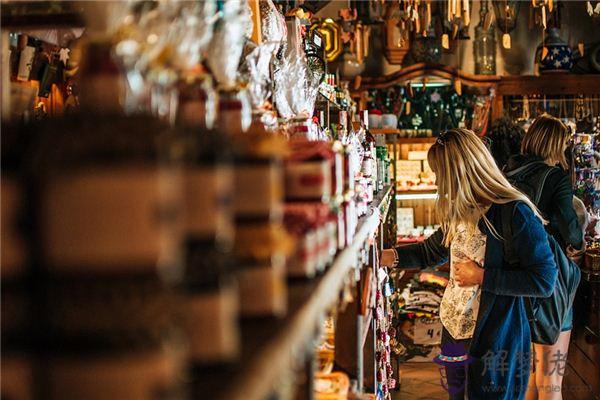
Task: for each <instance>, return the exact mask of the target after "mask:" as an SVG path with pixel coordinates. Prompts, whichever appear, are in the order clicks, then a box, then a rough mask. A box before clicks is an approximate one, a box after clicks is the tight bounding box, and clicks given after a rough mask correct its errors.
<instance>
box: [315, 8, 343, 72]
mask: <svg viewBox="0 0 600 400" xmlns="http://www.w3.org/2000/svg"><path fill="white" fill-rule="evenodd" d="M314 30H316V31H318V32H319V34H320V35H321V37H322V38H323V42H324V49H325V59H326V60H327V62H333V61H335V59H336V58H337V57H338V56H339V55H340V54H342V50H343V46H342V27H341V26H340V25H339V24H338V23H337V22H335V21H334V20H333V19H331V18H327V19H324V20H322V21H319V22H316V23H314V24H313V25H312V26H311V27H310V29H309V32H311V33H312V32H313V31H314Z"/></svg>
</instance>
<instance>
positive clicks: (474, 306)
mask: <svg viewBox="0 0 600 400" xmlns="http://www.w3.org/2000/svg"><path fill="white" fill-rule="evenodd" d="M485 244H486V236H485V235H484V234H483V233H481V231H480V230H479V228H477V227H476V228H475V230H474V231H470V230H467V229H466V228H465V226H464V225H459V227H458V230H457V234H456V236H455V237H454V238H453V240H452V243H451V244H450V280H449V281H448V286H446V291H445V292H444V297H443V298H442V303H441V305H440V319H441V321H442V324H443V325H444V328H446V330H447V331H448V332H449V333H450V335H452V337H453V338H454V339H457V340H458V339H469V338H471V337H472V336H473V332H474V330H475V322H476V321H477V313H478V311H479V298H480V296H481V288H480V287H479V285H474V286H463V287H460V286H458V284H457V283H456V282H455V281H454V269H455V267H454V266H455V265H456V264H458V263H461V262H465V261H469V260H473V261H475V262H477V263H478V264H479V265H483V262H484V258H485Z"/></svg>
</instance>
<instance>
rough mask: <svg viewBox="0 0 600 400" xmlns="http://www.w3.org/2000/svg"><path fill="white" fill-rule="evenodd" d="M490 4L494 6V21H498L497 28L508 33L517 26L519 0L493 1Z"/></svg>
mask: <svg viewBox="0 0 600 400" xmlns="http://www.w3.org/2000/svg"><path fill="white" fill-rule="evenodd" d="M492 4H493V6H494V14H495V16H496V21H497V22H498V24H497V25H498V29H499V30H500V31H501V32H502V33H510V32H511V31H512V30H513V29H515V27H516V26H517V16H518V15H519V5H520V1H518V0H503V1H493V2H492Z"/></svg>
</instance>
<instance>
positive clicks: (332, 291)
mask: <svg viewBox="0 0 600 400" xmlns="http://www.w3.org/2000/svg"><path fill="white" fill-rule="evenodd" d="M391 193H392V187H391V186H388V187H386V188H384V190H382V191H381V192H380V193H379V194H378V195H377V196H376V197H375V199H374V201H373V203H372V204H371V206H370V208H369V212H368V214H367V215H365V216H363V217H362V218H361V219H360V220H359V225H358V229H357V232H356V235H355V236H354V242H353V243H352V245H350V246H349V247H347V248H345V249H344V250H342V251H341V252H339V253H338V255H337V256H336V258H335V261H334V263H333V265H332V266H331V267H330V268H329V269H328V270H327V271H326V272H325V273H324V274H323V275H322V276H319V277H317V278H315V279H313V280H302V281H292V282H289V284H288V313H287V315H286V317H284V318H281V319H276V318H262V319H248V320H243V321H242V323H241V332H242V352H241V356H240V359H239V362H238V363H237V364H236V365H235V366H230V367H228V368H222V369H217V368H206V372H205V371H204V370H203V371H202V373H203V379H202V380H201V382H195V383H194V391H195V392H197V393H203V394H204V398H207V399H227V400H238V399H239V400H242V399H243V400H254V399H256V400H259V399H261V400H262V399H265V398H267V397H268V395H269V394H270V393H271V392H272V391H273V389H274V388H275V387H276V385H277V382H278V378H280V376H281V375H282V374H284V373H285V372H286V371H288V370H289V369H290V368H292V367H293V366H294V365H296V366H297V365H299V362H301V361H302V360H303V358H304V356H305V355H306V354H308V352H310V351H313V350H314V349H313V346H312V340H313V339H314V336H315V332H316V331H317V328H318V324H320V323H321V321H322V318H323V317H324V315H325V313H326V312H327V310H328V309H329V308H330V307H331V306H332V305H333V304H335V303H336V302H337V301H338V300H339V294H340V291H341V290H342V288H343V285H344V282H345V280H346V277H347V276H348V274H349V273H350V272H351V270H352V268H353V267H354V266H355V265H356V262H357V261H356V260H357V254H358V253H359V252H360V251H361V250H362V249H363V248H364V246H365V245H366V244H367V242H368V240H369V238H371V237H373V235H375V233H376V231H377V228H378V227H379V224H380V208H381V206H382V204H383V203H385V202H387V201H388V200H389V198H390V195H391Z"/></svg>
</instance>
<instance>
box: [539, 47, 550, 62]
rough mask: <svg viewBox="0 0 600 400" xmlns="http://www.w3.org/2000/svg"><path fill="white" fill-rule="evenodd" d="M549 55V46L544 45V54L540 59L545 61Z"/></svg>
mask: <svg viewBox="0 0 600 400" xmlns="http://www.w3.org/2000/svg"><path fill="white" fill-rule="evenodd" d="M547 56H548V48H547V47H546V46H544V47H543V48H542V56H541V57H540V60H541V61H544V60H545V59H546V57H547Z"/></svg>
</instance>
